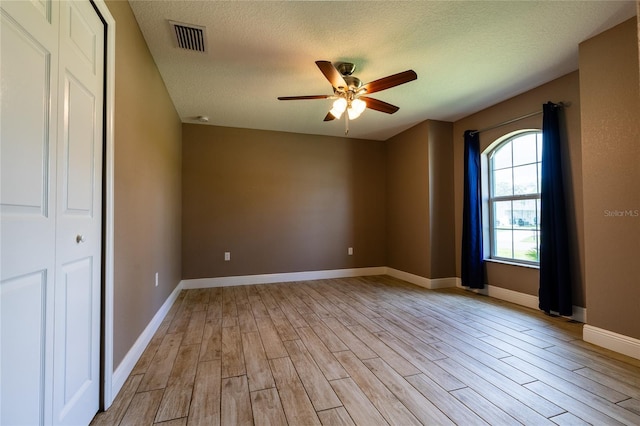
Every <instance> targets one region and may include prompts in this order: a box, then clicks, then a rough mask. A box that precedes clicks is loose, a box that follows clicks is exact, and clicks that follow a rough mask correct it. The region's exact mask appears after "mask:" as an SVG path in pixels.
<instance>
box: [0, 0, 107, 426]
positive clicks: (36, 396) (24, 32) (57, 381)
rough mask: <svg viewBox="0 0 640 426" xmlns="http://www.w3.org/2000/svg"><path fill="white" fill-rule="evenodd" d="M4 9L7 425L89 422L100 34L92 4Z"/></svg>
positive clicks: (1, 371) (1, 294)
mask: <svg viewBox="0 0 640 426" xmlns="http://www.w3.org/2000/svg"><path fill="white" fill-rule="evenodd" d="M0 8H1V23H0V31H1V43H2V46H1V48H0V55H1V56H0V66H1V70H0V73H1V74H0V75H1V90H2V91H1V96H0V97H1V111H0V113H1V124H0V217H1V219H0V386H1V388H0V424H3V425H4V424H11V425H20V424H27V425H36V424H51V423H60V424H87V423H88V422H89V421H90V420H91V418H92V417H93V415H94V414H95V412H96V411H97V408H98V398H99V361H100V346H99V345H100V335H99V332H100V328H99V327H100V312H99V309H100V265H101V260H100V245H101V243H100V226H101V225H100V220H101V216H100V213H101V192H100V191H101V185H102V178H101V155H102V79H103V76H102V74H103V64H102V60H103V53H102V50H103V46H104V42H103V32H104V29H103V27H102V23H101V22H100V20H99V19H98V17H97V15H96V14H95V12H94V11H93V8H92V6H91V5H90V4H89V3H88V2H77V3H76V2H72V3H70V4H68V3H62V2H57V1H53V2H51V1H31V2H25V1H17V2H11V1H2V2H1V3H0ZM89 12H91V13H89ZM65 38H66V39H71V41H69V40H65ZM69 51H71V52H72V53H69ZM74 56H75V57H74ZM78 57H80V58H82V57H84V59H83V60H84V65H83V66H84V70H83V69H81V67H80V66H79V65H78V62H81V60H78ZM92 61H93V64H91V65H89V64H90V63H91V62H92ZM65 62H68V63H65ZM87 68H92V70H93V71H92V72H86V69H87ZM89 74H92V75H93V76H92V77H90V78H89ZM89 198H90V200H89ZM69 233H73V235H72V236H71V237H70V238H71V240H72V244H67V243H66V239H67V238H68V237H67V234H69ZM78 234H80V235H83V236H84V242H82V243H80V244H78V243H76V242H75V238H76V235H78Z"/></svg>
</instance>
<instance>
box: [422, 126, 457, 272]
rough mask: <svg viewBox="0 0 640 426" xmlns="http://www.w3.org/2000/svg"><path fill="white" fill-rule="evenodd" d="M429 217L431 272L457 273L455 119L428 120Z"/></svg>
mask: <svg viewBox="0 0 640 426" xmlns="http://www.w3.org/2000/svg"><path fill="white" fill-rule="evenodd" d="M428 123H429V131H428V134H429V218H430V227H431V231H430V246H431V259H430V261H431V276H430V277H429V278H450V277H455V276H456V258H455V240H454V238H453V235H454V230H455V214H454V213H455V212H454V209H455V207H454V206H455V204H454V182H453V143H452V142H453V123H448V122H442V121H432V120H430V121H429V122H428Z"/></svg>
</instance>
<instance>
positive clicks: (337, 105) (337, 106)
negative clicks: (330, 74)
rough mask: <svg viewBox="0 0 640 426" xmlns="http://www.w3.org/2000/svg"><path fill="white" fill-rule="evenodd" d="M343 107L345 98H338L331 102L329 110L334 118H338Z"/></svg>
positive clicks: (345, 105) (345, 106) (344, 107)
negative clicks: (331, 106)
mask: <svg viewBox="0 0 640 426" xmlns="http://www.w3.org/2000/svg"><path fill="white" fill-rule="evenodd" d="M345 109H347V100H346V99H345V98H338V99H336V100H335V101H334V102H333V108H331V111H329V112H330V113H331V115H333V116H334V117H335V118H340V117H341V116H342V113H343V112H344V110H345Z"/></svg>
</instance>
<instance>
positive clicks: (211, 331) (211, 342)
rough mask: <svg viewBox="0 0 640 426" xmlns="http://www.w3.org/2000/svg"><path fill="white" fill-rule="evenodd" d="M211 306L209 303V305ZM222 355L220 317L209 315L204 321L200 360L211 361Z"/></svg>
mask: <svg viewBox="0 0 640 426" xmlns="http://www.w3.org/2000/svg"><path fill="white" fill-rule="evenodd" d="M209 306H211V305H209ZM221 357H222V318H221V317H215V316H214V317H209V316H208V315H207V320H206V322H205V323H204V330H203V333H202V345H201V346H200V359H199V361H200V362H207V361H213V360H216V359H221Z"/></svg>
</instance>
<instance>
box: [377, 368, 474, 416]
mask: <svg viewBox="0 0 640 426" xmlns="http://www.w3.org/2000/svg"><path fill="white" fill-rule="evenodd" d="M374 372H375V371H374ZM405 379H406V381H407V382H409V383H411V385H412V386H413V387H414V388H415V389H417V390H418V392H420V393H421V394H422V395H424V397H425V398H427V399H428V400H429V401H430V403H432V404H433V405H435V406H436V407H437V408H438V410H440V411H442V412H443V413H444V414H445V415H446V416H447V417H448V418H450V419H451V420H453V422H454V423H456V424H460V425H466V424H484V423H485V422H484V421H483V420H482V419H481V418H479V417H478V416H477V415H476V414H475V413H474V412H473V411H471V410H470V409H468V408H467V406H466V405H464V404H462V403H461V402H460V401H459V400H458V399H456V398H455V397H454V396H452V394H451V393H450V392H447V391H445V390H444V389H443V388H441V387H440V386H438V384H437V383H436V382H434V381H433V380H431V379H430V378H429V377H427V376H426V375H424V374H418V375H415V376H409V377H405ZM467 389H468V388H467Z"/></svg>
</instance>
